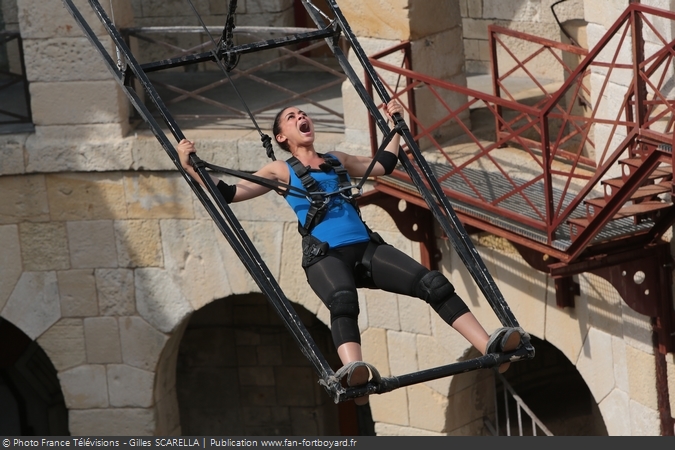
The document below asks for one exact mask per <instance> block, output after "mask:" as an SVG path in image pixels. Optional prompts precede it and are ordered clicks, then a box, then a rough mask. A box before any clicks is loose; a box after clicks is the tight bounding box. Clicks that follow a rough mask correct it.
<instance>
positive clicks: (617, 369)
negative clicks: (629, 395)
mask: <svg viewBox="0 0 675 450" xmlns="http://www.w3.org/2000/svg"><path fill="white" fill-rule="evenodd" d="M612 361H613V362H614V380H615V383H616V387H617V388H618V389H621V390H622V391H624V392H629V390H630V384H629V382H628V362H627V361H626V343H625V342H624V340H623V339H622V336H613V337H612Z"/></svg>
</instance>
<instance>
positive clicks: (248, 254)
mask: <svg viewBox="0 0 675 450" xmlns="http://www.w3.org/2000/svg"><path fill="white" fill-rule="evenodd" d="M326 1H327V4H328V6H329V8H330V9H331V10H332V12H333V14H334V15H335V19H334V20H333V21H332V22H331V24H329V25H327V26H326V25H324V24H323V19H322V17H321V16H320V15H319V14H317V12H316V11H315V10H314V9H313V8H312V6H311V5H310V4H309V2H308V1H307V0H302V3H303V5H304V6H305V8H306V9H307V11H308V12H309V14H310V16H311V17H312V20H313V21H314V22H315V23H316V24H317V28H318V30H317V31H316V32H310V33H302V34H299V35H296V36H294V37H285V38H281V39H272V40H267V41H261V42H258V43H252V44H247V45H245V46H237V47H232V48H230V49H229V50H228V51H227V52H224V53H223V52H221V53H218V52H210V53H209V54H208V55H207V54H200V55H194V56H191V57H182V58H178V59H174V60H166V61H160V62H158V63H153V64H150V65H147V64H146V65H143V66H141V65H140V64H139V63H138V62H137V61H136V59H135V57H134V55H133V54H132V53H131V51H130V49H129V48H128V46H127V45H126V43H125V41H124V38H123V37H122V35H121V34H120V32H119V31H118V29H117V28H116V27H115V25H114V24H113V23H112V21H111V20H110V18H109V17H108V15H107V13H106V12H105V10H104V9H103V7H102V6H101V5H100V3H99V2H98V0H89V3H90V5H91V7H92V9H93V10H94V12H95V13H96V15H97V16H98V18H99V19H100V21H101V23H102V24H103V26H104V27H105V29H106V30H107V32H108V34H109V35H110V37H111V39H112V40H113V42H114V44H115V45H116V46H117V49H118V51H119V52H120V54H121V55H123V57H124V63H125V64H126V69H125V70H124V71H123V70H122V68H121V67H118V66H117V64H116V62H115V60H114V59H113V58H112V57H111V56H110V54H109V53H108V51H107V50H106V49H105V47H104V46H103V44H102V43H101V41H100V40H99V38H98V37H97V36H96V34H95V33H94V31H93V30H92V28H91V27H90V25H89V24H88V23H87V21H86V20H85V19H84V17H83V16H82V14H81V13H80V12H79V10H78V9H77V7H76V6H75V5H74V4H73V2H72V0H63V2H64V4H65V6H66V9H67V10H68V11H69V12H70V14H71V15H72V16H73V18H74V19H75V21H76V22H77V23H78V25H79V26H80V27H81V28H82V30H83V31H84V33H85V35H86V36H87V38H88V39H89V41H90V42H91V43H92V45H94V47H95V48H96V49H97V50H98V52H99V53H100V54H101V56H102V58H103V60H104V61H105V63H106V65H107V66H108V69H109V70H110V72H111V73H112V75H113V77H114V78H115V80H116V81H117V82H118V83H119V85H120V86H121V87H122V88H123V90H124V92H125V94H126V95H127V97H128V98H129V100H130V102H131V103H132V105H133V106H134V108H136V110H137V111H138V113H139V114H140V116H141V117H142V118H143V119H144V120H145V121H146V122H147V123H148V125H149V126H150V128H151V129H152V131H153V133H154V134H155V137H156V138H157V140H158V141H159V142H160V144H161V145H162V147H163V148H164V150H165V151H166V152H167V154H168V155H169V157H170V158H171V159H172V160H173V162H174V164H175V165H176V168H177V169H178V171H179V172H180V173H181V174H182V175H183V178H184V179H185V181H186V182H187V183H188V184H189V185H190V187H191V188H192V190H193V192H194V193H195V195H196V196H197V197H198V198H199V200H200V201H201V202H202V205H203V206H204V207H205V208H206V210H207V211H208V213H209V215H210V216H211V218H212V219H213V220H214V221H215V223H216V225H217V226H218V228H219V229H220V231H221V232H222V233H223V235H224V236H225V238H226V239H227V241H228V243H229V244H230V245H231V246H232V248H233V250H234V251H235V253H237V256H238V257H239V258H240V260H241V261H242V263H243V264H244V265H245V267H246V268H247V270H248V271H249V273H250V274H251V276H252V277H253V279H254V280H255V282H256V283H257V285H258V287H259V288H260V289H261V291H262V293H263V294H264V295H265V296H266V297H267V298H268V300H269V301H270V303H271V304H272V306H273V307H274V308H275V310H276V311H277V313H278V314H279V316H280V318H281V319H282V321H283V322H284V325H285V326H286V328H287V329H288V330H289V331H290V332H291V334H292V336H293V337H294V339H295V340H296V343H297V344H298V346H299V347H300V350H301V351H302V353H303V354H304V355H305V356H306V357H307V358H308V360H309V361H310V362H311V363H312V365H313V366H314V369H315V370H316V372H317V374H318V376H319V377H320V379H321V384H322V385H323V386H324V388H325V389H326V391H327V392H328V394H329V395H330V396H331V397H332V398H333V400H334V401H335V402H336V403H338V402H341V401H345V400H349V399H353V398H356V397H360V396H363V395H367V394H380V393H385V392H389V391H392V390H394V389H397V388H400V387H405V386H409V385H413V384H417V383H422V382H425V381H430V380H434V379H438V378H443V377H447V376H451V375H456V374H459V373H464V372H469V371H472V370H476V369H485V368H495V367H497V366H499V365H501V364H503V363H505V362H509V361H511V362H515V361H520V360H524V359H531V358H533V357H534V348H533V347H532V346H531V344H530V342H529V340H526V342H525V345H524V346H522V347H520V348H519V349H518V350H516V351H513V352H508V353H500V354H488V355H485V356H481V357H478V358H474V359H471V360H468V361H461V362H456V363H453V364H448V365H445V366H441V367H436V368H432V369H426V370H422V371H419V372H414V373H410V374H404V375H399V376H393V377H385V378H382V380H381V381H380V382H379V383H374V382H372V381H371V382H369V383H368V384H366V385H364V386H358V387H344V386H342V384H341V382H340V381H341V380H339V379H337V378H336V377H335V372H334V371H333V370H332V369H331V367H330V366H329V364H328V362H327V361H326V359H325V358H324V357H323V355H322V354H321V352H320V351H319V349H318V347H317V345H316V343H315V342H314V340H313V339H312V337H311V336H310V334H309V332H308V331H307V329H306V327H305V326H304V325H303V323H302V322H301V320H300V318H299V317H298V315H297V313H296V312H295V310H294V309H293V307H292V305H291V302H290V301H289V300H288V298H287V297H286V296H285V295H284V293H283V291H282V290H281V288H280V286H279V285H278V283H277V281H276V280H275V278H274V276H273V275H272V274H271V272H270V271H269V269H268V268H267V266H266V264H265V262H264V261H263V260H262V258H261V256H260V254H259V253H258V251H257V249H256V248H255V246H254V245H253V243H252V242H251V240H250V239H249V237H248V236H247V234H246V233H245V231H244V229H243V227H242V226H241V224H240V223H239V221H238V220H237V218H236V217H235V215H234V213H233V212H232V210H231V209H230V207H229V205H228V204H227V202H226V201H225V199H224V198H223V196H222V195H221V194H220V192H219V191H218V189H217V188H216V186H215V184H214V183H213V181H212V179H211V177H210V176H209V175H208V172H207V171H206V168H205V166H204V164H200V162H201V161H200V160H199V158H198V157H197V156H196V155H194V154H193V156H192V157H191V159H192V161H191V162H192V163H193V165H194V166H195V170H196V171H197V173H198V174H199V176H200V177H201V179H202V180H203V182H204V184H205V186H206V188H207V190H208V192H209V193H210V195H211V197H212V198H213V200H214V201H215V204H214V203H213V202H212V201H211V199H210V198H209V197H208V195H207V194H206V193H205V192H204V190H203V189H202V188H201V186H200V185H199V184H198V183H197V182H196V181H195V180H194V179H193V178H192V177H191V176H190V175H189V174H188V173H187V172H186V171H185V169H184V168H183V167H182V165H181V163H180V160H179V157H178V153H177V152H176V150H175V148H174V146H173V144H172V143H171V141H170V140H169V138H168V137H167V135H166V134H165V133H164V131H163V130H162V128H161V127H160V125H159V123H157V121H156V120H155V119H154V117H153V116H152V114H151V113H150V112H149V110H148V109H147V107H146V106H145V105H144V104H143V102H142V100H141V99H140V97H139V96H138V94H137V93H136V91H135V89H134V79H136V80H138V82H139V83H140V86H141V87H142V88H143V89H144V91H145V92H146V94H147V96H148V99H149V100H150V101H152V103H153V104H154V105H155V107H156V108H157V110H158V111H159V113H160V115H161V117H162V119H163V120H164V122H165V123H166V125H167V126H168V128H169V130H170V131H171V134H172V135H173V137H174V139H176V141H177V142H178V141H180V140H181V139H183V138H184V135H183V133H182V131H181V130H180V128H179V127H178V124H177V123H176V122H175V121H174V119H173V118H172V117H171V115H170V113H169V111H168V109H167V108H166V106H165V105H164V103H163V102H162V99H161V98H160V97H159V95H158V94H157V92H156V90H155V89H154V87H153V85H152V83H151V82H150V80H149V79H148V77H147V75H146V72H147V71H148V70H159V67H160V66H161V67H162V68H168V67H176V66H179V65H185V64H190V63H195V62H201V61H206V60H214V54H215V55H217V56H218V57H219V58H221V57H224V56H228V57H229V56H231V54H232V53H233V52H240V53H248V52H253V51H257V50H264V49H269V48H273V47H278V46H282V45H288V44H291V43H297V42H304V41H307V40H316V39H325V40H326V42H327V43H328V45H329V47H330V48H331V50H332V51H333V53H334V54H335V57H336V58H337V60H338V62H339V63H340V65H341V66H342V69H343V70H344V71H345V73H346V74H347V77H348V78H349V80H350V81H351V83H352V84H353V85H354V88H355V89H356V91H357V92H358V94H359V96H360V97H361V99H362V100H363V102H364V104H365V105H366V107H367V108H368V110H369V111H370V113H371V114H372V115H373V117H375V119H376V121H377V124H378V126H379V128H380V130H382V132H383V133H384V135H385V136H388V135H389V134H390V131H391V130H390V129H389V127H388V126H387V121H386V120H385V119H384V118H383V116H382V114H381V113H380V111H379V110H378V108H377V106H376V105H375V103H374V101H373V100H372V99H371V98H370V97H369V96H368V94H367V92H366V90H365V88H364V86H363V84H362V83H361V82H360V80H359V79H358V76H357V75H356V72H355V71H354V70H353V69H352V67H351V65H350V64H349V62H348V61H347V57H346V56H345V54H344V53H343V52H342V50H341V49H340V47H339V46H338V39H337V38H338V37H339V35H340V34H344V36H345V37H346V38H347V40H348V41H349V43H350V45H351V48H352V50H353V51H354V52H355V53H356V55H357V57H358V59H359V61H360V62H361V65H362V66H363V68H364V70H365V72H366V76H367V77H369V78H370V80H371V82H372V83H373V85H374V86H375V88H376V90H377V92H378V94H379V96H380V98H381V99H382V101H383V102H388V101H389V100H390V98H389V95H388V94H387V92H386V91H385V89H384V87H383V85H382V84H381V82H380V81H379V79H378V77H377V74H376V73H375V71H374V69H373V67H372V66H371V65H370V63H369V61H368V58H367V56H366V55H365V53H364V51H363V50H362V48H361V46H360V45H359V43H358V41H357V39H356V37H355V36H354V34H353V33H352V31H351V29H350V27H349V24H348V23H347V21H346V20H345V18H344V16H343V15H342V12H341V11H340V9H339V7H338V6H337V4H336V3H335V1H334V0H326ZM394 121H395V126H396V127H397V128H398V129H399V130H400V132H401V135H402V136H403V139H404V140H405V142H406V143H407V144H408V147H409V150H410V153H411V154H412V155H413V157H414V159H415V163H416V164H417V166H418V167H419V169H420V170H421V172H422V173H423V175H424V178H425V180H426V182H427V183H428V185H429V186H430V187H431V189H432V191H433V194H432V192H430V191H429V189H428V188H427V187H426V185H425V184H424V181H423V180H422V178H421V177H420V175H419V173H418V172H417V171H416V170H415V168H414V167H413V165H412V163H411V161H410V160H409V159H408V158H407V157H406V156H405V155H404V154H403V152H400V154H399V160H400V162H401V164H402V165H403V167H404V168H405V169H406V171H407V172H408V173H409V174H410V176H411V178H412V180H413V181H414V182H415V184H416V186H417V187H418V189H419V190H420V192H421V193H422V195H423V197H424V199H425V201H426V202H427V204H428V205H429V208H430V210H431V211H432V212H433V214H434V216H435V217H436V219H437V220H438V221H439V223H440V224H441V226H442V228H443V230H444V232H445V233H446V234H447V235H448V236H449V237H450V239H451V241H452V243H453V246H454V247H455V250H456V251H457V252H458V254H459V255H460V257H461V258H462V261H463V262H464V264H465V265H466V267H467V269H468V270H469V272H470V273H471V275H472V277H473V278H474V280H475V281H476V283H477V284H478V286H479V287H480V289H481V291H482V292H483V294H484V295H485V297H486V298H487V300H488V302H489V303H490V305H491V307H492V309H493V310H494V311H495V313H496V315H497V317H498V318H499V320H500V322H501V323H502V324H503V325H504V326H509V327H517V326H519V325H518V322H517V320H516V319H515V317H514V316H513V314H512V313H511V311H510V309H509V307H508V305H507V304H506V302H505V301H504V298H503V296H502V295H501V293H500V292H499V289H498V288H497V286H496V284H495V283H494V281H493V279H492V278H491V276H490V274H489V272H488V270H487V267H486V266H485V264H484V263H483V261H482V260H481V258H480V255H479V254H478V252H477V250H476V249H475V247H474V246H473V243H472V242H471V240H470V238H469V236H468V234H467V233H466V231H465V230H464V227H463V226H462V224H461V223H460V221H459V219H458V218H457V216H456V215H455V213H454V211H453V209H452V206H451V205H450V203H449V201H448V199H447V197H445V195H443V191H442V189H441V187H440V185H439V183H438V181H437V180H436V178H435V177H434V175H433V173H432V171H431V169H430V168H429V166H428V164H427V163H426V161H425V160H424V158H423V156H422V155H421V152H420V150H419V148H418V147H417V144H416V143H415V141H414V139H413V137H412V135H411V133H410V131H409V129H408V127H407V125H406V123H405V121H404V120H403V119H402V118H401V117H400V116H397V117H395V118H394Z"/></svg>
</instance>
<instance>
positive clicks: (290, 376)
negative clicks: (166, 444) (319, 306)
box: [176, 294, 374, 436]
mask: <svg viewBox="0 0 675 450" xmlns="http://www.w3.org/2000/svg"><path fill="white" fill-rule="evenodd" d="M294 307H295V309H296V312H297V313H298V315H299V316H300V319H301V320H302V322H303V324H304V325H305V326H306V327H307V329H308V330H309V332H310V334H311V335H312V337H313V339H314V340H315V342H316V344H317V346H318V347H319V349H320V351H321V352H322V353H323V355H324V357H325V358H326V359H327V360H328V362H329V363H330V364H331V366H332V367H333V368H334V369H337V368H338V367H339V366H340V361H339V358H338V356H337V352H336V351H335V348H334V346H333V343H332V339H331V335H330V331H329V329H328V327H326V326H325V325H324V324H323V323H322V322H320V321H319V320H318V319H317V318H316V316H314V314H312V313H310V312H309V311H307V310H306V309H305V308H303V307H302V306H299V305H294ZM176 389H177V397H178V403H179V411H180V425H181V431H182V434H183V435H190V436H196V435H207V436H208V435H210V436H223V435H230V436H256V435H258V436H260V435H265V436H280V435H284V436H331V435H332V436H335V435H359V434H361V435H363V434H372V430H373V429H374V426H373V423H372V418H371V417H370V411H369V409H368V408H358V410H357V408H356V407H355V406H354V403H353V402H344V403H341V404H339V405H336V404H335V403H334V402H333V400H332V399H331V398H330V397H329V396H328V394H327V393H326V392H325V391H324V390H323V388H322V387H321V386H320V385H319V384H318V378H317V376H316V374H315V373H314V370H313V368H312V366H311V365H310V363H309V361H308V360H307V358H306V357H305V356H304V355H303V354H302V352H301V351H300V349H299V348H298V346H297V344H296V343H295V341H294V340H293V338H292V337H291V335H290V333H289V332H288V330H287V329H286V327H285V326H284V325H283V323H282V322H281V320H280V319H279V317H278V315H277V314H276V312H275V311H274V310H273V309H272V308H271V307H270V305H269V302H268V300H267V299H266V298H265V297H264V296H263V295H261V294H248V295H235V296H230V297H228V298H224V299H220V300H216V301H214V302H212V303H210V304H209V305H206V306H205V307H204V308H202V309H201V310H199V311H196V312H195V313H194V314H193V315H192V317H191V318H190V321H189V323H188V325H187V328H186V330H185V333H184V335H183V339H182V341H181V343H180V347H179V351H178V361H177V365H176Z"/></svg>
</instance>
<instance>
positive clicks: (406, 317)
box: [398, 295, 435, 335]
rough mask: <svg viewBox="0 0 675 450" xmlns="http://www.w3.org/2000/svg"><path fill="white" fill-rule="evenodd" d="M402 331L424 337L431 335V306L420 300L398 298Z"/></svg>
mask: <svg viewBox="0 0 675 450" xmlns="http://www.w3.org/2000/svg"><path fill="white" fill-rule="evenodd" d="M398 311H399V322H400V323H401V331H406V332H408V333H416V334H423V335H430V334H431V317H430V314H431V313H433V314H435V312H433V311H431V310H430V308H429V305H428V304H427V303H426V302H424V301H423V300H420V299H418V298H413V297H405V296H402V295H400V296H398Z"/></svg>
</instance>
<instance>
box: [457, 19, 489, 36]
mask: <svg viewBox="0 0 675 450" xmlns="http://www.w3.org/2000/svg"><path fill="white" fill-rule="evenodd" d="M492 23H493V22H492V21H490V20H482V19H472V18H465V19H462V32H463V35H464V39H480V40H483V41H487V40H488V37H489V35H488V25H491V24H492Z"/></svg>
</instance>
